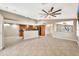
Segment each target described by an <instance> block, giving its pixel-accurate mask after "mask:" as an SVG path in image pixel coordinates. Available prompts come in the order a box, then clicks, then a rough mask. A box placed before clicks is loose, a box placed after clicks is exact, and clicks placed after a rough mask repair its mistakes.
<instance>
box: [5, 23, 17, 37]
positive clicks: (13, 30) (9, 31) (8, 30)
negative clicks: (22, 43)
mask: <svg viewBox="0 0 79 59" xmlns="http://www.w3.org/2000/svg"><path fill="white" fill-rule="evenodd" d="M4 37H5V38H8V37H16V38H18V37H19V30H18V26H16V25H10V24H4Z"/></svg>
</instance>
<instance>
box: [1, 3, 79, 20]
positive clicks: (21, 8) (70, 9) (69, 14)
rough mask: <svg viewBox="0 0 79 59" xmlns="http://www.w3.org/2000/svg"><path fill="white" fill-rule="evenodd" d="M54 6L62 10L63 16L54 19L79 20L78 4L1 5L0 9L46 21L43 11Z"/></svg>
mask: <svg viewBox="0 0 79 59" xmlns="http://www.w3.org/2000/svg"><path fill="white" fill-rule="evenodd" d="M51 6H53V7H54V8H55V9H54V10H57V9H62V11H61V13H62V14H61V15H58V16H57V17H52V19H73V18H77V7H78V4H76V3H53V4H51V3H50V4H47V3H0V9H5V10H7V11H11V12H14V13H17V14H20V15H24V16H26V17H31V18H35V19H44V17H43V16H42V15H40V13H43V12H42V11H41V10H42V9H45V10H49V9H50V8H51Z"/></svg>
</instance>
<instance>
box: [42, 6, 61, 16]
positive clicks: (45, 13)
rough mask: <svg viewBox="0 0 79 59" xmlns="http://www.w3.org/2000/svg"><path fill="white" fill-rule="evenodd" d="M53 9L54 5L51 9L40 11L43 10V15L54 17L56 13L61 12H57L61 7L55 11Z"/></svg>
mask: <svg viewBox="0 0 79 59" xmlns="http://www.w3.org/2000/svg"><path fill="white" fill-rule="evenodd" d="M53 9H54V7H51V9H50V10H49V11H46V10H44V9H42V11H43V12H44V14H42V15H45V16H46V17H48V16H53V17H56V15H60V14H61V13H59V11H61V10H62V9H58V10H56V11H53Z"/></svg>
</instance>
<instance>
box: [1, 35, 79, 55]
mask: <svg viewBox="0 0 79 59" xmlns="http://www.w3.org/2000/svg"><path fill="white" fill-rule="evenodd" d="M5 45H6V47H5V49H3V50H1V51H0V55H1V56H78V55H79V47H78V46H77V43H76V42H75V41H69V40H64V39H56V38H53V37H51V36H50V35H48V36H46V37H40V38H35V39H29V40H20V39H16V38H8V39H5Z"/></svg>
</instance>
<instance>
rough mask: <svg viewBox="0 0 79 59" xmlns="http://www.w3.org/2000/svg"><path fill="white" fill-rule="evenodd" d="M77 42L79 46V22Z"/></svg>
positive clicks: (78, 25) (78, 24)
mask: <svg viewBox="0 0 79 59" xmlns="http://www.w3.org/2000/svg"><path fill="white" fill-rule="evenodd" d="M77 43H78V46H79V23H78V22H77Z"/></svg>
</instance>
